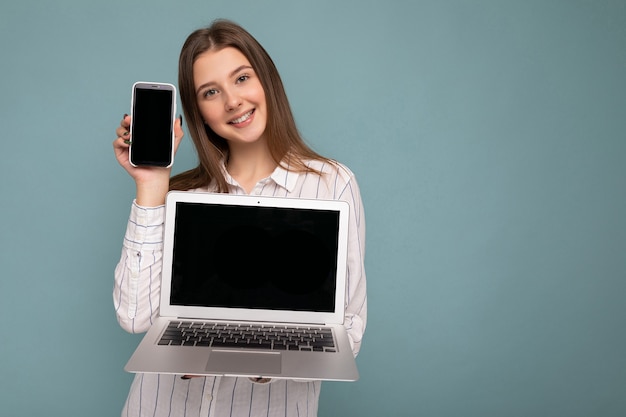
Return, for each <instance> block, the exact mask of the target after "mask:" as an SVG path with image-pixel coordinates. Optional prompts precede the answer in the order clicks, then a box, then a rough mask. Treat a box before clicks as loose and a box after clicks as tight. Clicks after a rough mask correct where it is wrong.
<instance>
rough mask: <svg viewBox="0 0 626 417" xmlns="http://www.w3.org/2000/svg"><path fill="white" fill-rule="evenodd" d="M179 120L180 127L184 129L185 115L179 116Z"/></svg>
mask: <svg viewBox="0 0 626 417" xmlns="http://www.w3.org/2000/svg"><path fill="white" fill-rule="evenodd" d="M178 120H180V127H183V115H182V114H180V115H178Z"/></svg>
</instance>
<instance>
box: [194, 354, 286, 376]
mask: <svg viewBox="0 0 626 417" xmlns="http://www.w3.org/2000/svg"><path fill="white" fill-rule="evenodd" d="M280 358H281V355H280V352H245V351H233V350H214V351H212V352H211V354H210V355H209V361H208V362H207V366H206V370H207V371H208V372H219V373H223V374H226V375H229V374H232V375H253V376H267V375H278V374H280V370H281V366H280V363H281V360H280Z"/></svg>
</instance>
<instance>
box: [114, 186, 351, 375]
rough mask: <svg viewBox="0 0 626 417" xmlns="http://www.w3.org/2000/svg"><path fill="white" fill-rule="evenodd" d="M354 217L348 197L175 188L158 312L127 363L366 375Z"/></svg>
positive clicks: (137, 369)
mask: <svg viewBox="0 0 626 417" xmlns="http://www.w3.org/2000/svg"><path fill="white" fill-rule="evenodd" d="M348 214H349V206H348V204H347V203H346V202H342V201H328V200H308V199H289V198H277V197H264V196H243V195H231V194H215V193H193V192H170V193H169V194H168V196H167V200H166V215H165V234H164V252H163V271H162V277H161V300H160V313H159V317H158V318H157V319H156V320H155V322H154V323H153V325H152V326H151V328H150V329H149V331H148V332H147V333H146V335H145V336H144V338H143V339H142V341H141V343H140V344H139V346H138V347H137V349H136V350H135V352H134V353H133V355H132V357H131V358H130V360H129V361H128V363H127V364H126V367H125V368H124V369H125V370H126V371H128V372H133V373H169V374H181V375H224V376H245V377H266V378H289V379H317V380H334V381H355V380H357V379H358V377H359V375H358V371H357V368H356V363H355V360H354V356H353V354H352V350H351V347H350V343H349V340H348V336H347V334H346V331H345V328H344V326H343V320H344V303H345V301H344V299H345V291H346V260H347V239H348Z"/></svg>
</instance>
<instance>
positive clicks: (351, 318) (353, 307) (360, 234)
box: [338, 169, 367, 356]
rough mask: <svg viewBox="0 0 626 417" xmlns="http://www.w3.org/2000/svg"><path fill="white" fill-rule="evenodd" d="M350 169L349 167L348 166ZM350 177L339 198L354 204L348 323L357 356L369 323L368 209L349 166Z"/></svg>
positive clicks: (348, 281)
mask: <svg viewBox="0 0 626 417" xmlns="http://www.w3.org/2000/svg"><path fill="white" fill-rule="evenodd" d="M346 170H347V169H346ZM347 173H348V179H347V181H346V182H345V184H342V189H341V190H338V191H340V192H339V195H338V197H339V199H341V200H344V201H347V202H348V203H349V204H350V218H349V227H348V265H347V266H348V268H347V273H348V277H347V278H348V279H347V284H346V285H347V288H346V308H345V318H344V326H345V328H346V330H347V332H348V338H349V339H350V344H351V346H352V352H353V353H354V356H356V355H357V354H358V353H359V351H360V349H361V340H362V339H363V333H364V332H365V326H366V323H367V291H366V280H365V265H364V259H365V213H364V210H363V202H362V200H361V192H360V190H359V186H358V184H357V182H356V179H355V177H354V174H352V173H351V172H350V171H349V170H347Z"/></svg>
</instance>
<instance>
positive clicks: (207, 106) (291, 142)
mask: <svg viewBox="0 0 626 417" xmlns="http://www.w3.org/2000/svg"><path fill="white" fill-rule="evenodd" d="M179 91H180V94H181V101H182V104H183V110H184V113H185V117H186V119H187V126H188V128H189V131H190V133H191V137H192V139H193V143H194V145H195V148H196V151H197V153H198V157H199V160H200V161H199V164H198V166H197V167H196V168H194V169H191V170H189V171H186V172H183V173H182V174H179V175H177V176H175V177H173V178H171V179H170V173H171V168H157V167H133V166H131V165H129V164H128V161H127V159H128V144H126V143H125V141H127V140H128V139H129V135H128V126H129V124H130V118H129V117H128V116H125V117H124V118H123V120H122V123H121V124H120V126H119V127H118V128H117V134H118V138H117V139H116V141H115V142H114V148H115V152H116V156H117V159H118V162H119V163H120V165H122V167H123V168H124V169H126V171H127V172H128V173H129V174H130V175H131V177H132V178H133V179H134V180H135V184H136V188H137V198H136V200H135V201H134V203H133V205H132V208H131V215H130V218H129V220H128V225H127V229H126V235H125V239H124V248H123V250H122V256H121V259H120V261H119V263H118V266H117V268H116V270H115V287H114V294H113V296H114V300H115V309H116V313H117V317H118V320H119V322H120V324H121V326H122V327H123V328H124V329H126V330H127V331H129V332H143V331H146V330H147V329H148V328H149V327H150V324H151V323H152V322H153V321H154V319H155V318H156V316H157V315H158V312H159V305H158V300H159V299H160V298H159V297H160V278H161V270H162V256H163V231H164V226H163V222H164V212H165V209H164V206H163V202H164V201H165V195H166V194H167V192H168V190H183V191H190V192H192V191H203V192H220V193H231V194H252V195H259V196H261V195H264V196H280V197H288V198H308V199H326V200H343V201H346V202H347V203H348V205H349V206H350V215H349V227H348V235H349V236H348V256H347V258H348V264H347V271H348V273H347V279H348V283H347V291H346V299H345V303H344V311H345V313H344V314H345V315H344V326H345V328H346V331H347V333H348V338H349V341H350V346H351V348H352V353H353V354H354V355H355V356H356V355H357V354H358V352H359V350H360V347H361V340H362V337H363V333H364V331H365V323H366V318H367V297H366V284H365V271H364V259H363V254H364V252H365V219H364V214H363V207H362V202H361V195H360V191H359V187H358V184H357V182H356V179H355V177H354V174H353V173H352V172H351V171H350V170H349V169H348V168H347V167H345V166H344V165H342V164H340V163H338V162H336V161H333V160H330V159H328V158H325V157H322V156H320V155H318V154H317V153H315V152H314V151H312V150H311V149H310V148H309V147H308V146H307V145H306V144H305V143H304V141H303V139H302V138H301V137H300V135H299V133H298V130H297V128H296V124H295V121H294V118H293V115H292V113H291V109H290V106H289V102H288V100H287V96H286V94H285V91H284V88H283V84H282V82H281V80H280V76H279V75H278V71H277V69H276V67H275V66H274V63H273V62H272V60H271V58H270V57H269V55H267V52H265V50H264V49H263V47H261V45H259V43H258V42H257V41H256V40H255V39H254V38H253V37H252V36H251V35H250V34H249V33H248V32H246V31H245V30H244V29H243V28H241V27H240V26H238V25H236V24H234V23H231V22H227V21H217V22H215V23H214V24H213V25H212V26H211V27H208V28H206V29H200V30H197V31H195V32H193V33H192V34H191V35H190V36H189V37H188V39H187V41H186V42H185V44H184V46H183V48H182V51H181V55H180V60H179ZM175 133H176V145H178V144H179V143H180V141H181V139H182V136H183V132H182V129H181V126H180V122H177V123H176V125H175ZM317 226H319V224H317ZM193 227H194V229H197V225H195V224H194V225H193ZM208 233H217V231H215V230H211V231H210V232H208ZM230 233H231V235H230V236H221V235H220V242H221V243H220V244H221V246H220V247H219V248H217V249H205V251H206V250H209V251H212V253H213V254H214V255H215V254H217V255H218V256H219V259H220V261H221V262H222V263H223V264H224V265H222V266H223V267H224V268H226V269H225V270H221V271H220V272H221V273H220V276H223V277H225V278H223V280H228V282H227V283H221V282H220V283H217V284H216V282H215V281H210V280H206V281H203V282H197V283H194V285H196V287H195V288H201V290H200V291H201V292H207V291H209V292H211V291H212V292H215V293H216V294H211V295H216V296H219V295H221V294H219V288H222V287H223V286H224V285H230V286H233V285H235V286H237V285H238V286H245V287H246V288H253V289H254V288H256V287H258V286H261V285H262V284H263V281H262V279H265V278H266V277H262V279H261V278H256V277H257V276H258V275H253V274H250V273H249V272H250V271H251V270H252V267H250V266H249V265H252V264H253V265H254V269H255V270H256V271H258V270H263V268H269V267H272V268H274V269H276V268H283V269H284V270H285V271H289V270H291V269H294V268H293V266H294V265H295V264H298V263H302V261H301V259H302V258H301V253H302V251H308V253H309V254H311V253H314V254H316V255H317V256H318V257H319V258H320V261H319V262H316V265H315V266H314V267H312V269H313V268H316V270H320V269H321V271H322V273H323V272H324V268H326V266H325V263H324V262H325V261H324V259H323V258H324V257H325V254H324V251H323V250H319V248H318V247H317V245H316V244H315V242H314V240H313V239H312V238H311V237H309V236H299V237H298V239H300V241H301V243H298V244H297V245H294V247H284V246H285V244H284V240H283V239H281V240H280V242H282V244H279V243H280V242H273V243H267V241H265V242H264V241H263V240H262V239H260V234H259V233H253V231H251V230H248V229H246V230H239V231H235V232H230ZM288 240H290V241H293V240H294V239H288ZM251 246H255V247H256V249H255V250H252V251H250V250H249V251H248V252H247V253H251V252H252V253H255V255H254V256H243V255H242V254H243V251H242V249H244V248H248V249H254V248H251ZM180 250H183V251H184V250H186V251H188V252H193V251H197V250H198V247H197V245H196V246H195V247H191V248H183V249H180ZM241 258H245V259H241ZM250 258H253V259H250ZM205 259H206V258H205ZM204 262H207V261H206V260H205V261H204ZM213 266H215V265H213ZM205 269H206V270H208V269H209V268H208V267H206V268H204V267H202V270H203V272H206V271H205ZM209 275H210V274H209ZM251 277H252V278H251ZM275 277H277V280H276V281H274V282H272V283H271V285H275V286H279V287H280V288H281V289H283V290H284V291H287V292H290V294H291V295H292V296H293V297H298V296H300V297H301V298H305V296H303V295H302V294H301V293H315V294H317V293H319V291H318V289H317V288H313V289H311V288H305V287H304V286H303V285H302V284H301V283H300V282H297V281H294V280H295V279H302V277H293V274H291V273H284V274H282V275H281V274H277V275H276V276H275ZM255 279H259V281H258V282H255V281H254V280H255ZM129 283H131V284H129ZM218 284H219V285H218ZM220 285H222V287H220ZM314 290H315V291H314ZM316 291H317V292H316ZM305 295H307V294H305ZM311 298H313V297H311ZM268 382H271V383H268ZM320 384H321V383H320V381H304V382H303V381H294V380H284V379H283V380H272V381H268V380H267V379H248V378H234V377H213V376H210V377H191V376H189V375H183V376H182V379H181V378H180V377H178V376H174V375H163V374H138V375H137V376H136V377H135V380H134V382H133V384H132V386H131V389H130V393H129V395H128V399H127V402H126V406H125V409H124V414H123V415H133V416H144V415H146V416H148V415H149V416H157V417H165V416H168V415H171V414H176V415H182V414H183V413H184V410H186V409H194V410H200V414H201V415H205V416H218V415H220V416H221V415H246V416H250V415H252V416H255V415H259V416H261V415H263V416H285V415H309V416H314V415H316V414H317V409H318V401H319V393H320Z"/></svg>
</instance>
